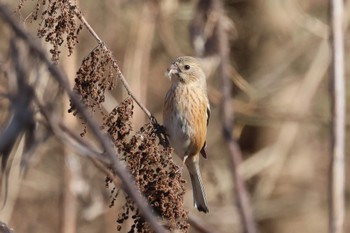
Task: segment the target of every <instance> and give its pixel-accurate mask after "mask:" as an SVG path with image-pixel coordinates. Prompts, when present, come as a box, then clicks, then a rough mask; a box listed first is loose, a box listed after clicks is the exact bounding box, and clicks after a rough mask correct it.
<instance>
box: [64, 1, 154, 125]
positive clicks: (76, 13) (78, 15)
mask: <svg viewBox="0 0 350 233" xmlns="http://www.w3.org/2000/svg"><path fill="white" fill-rule="evenodd" d="M68 4H69V5H70V6H71V8H73V9H74V13H75V15H76V16H77V17H78V18H79V20H80V21H81V22H82V23H83V25H84V26H85V27H86V29H87V30H88V31H89V32H90V33H91V35H92V36H93V37H94V38H95V39H96V41H97V42H98V43H99V44H101V45H103V47H104V49H105V50H106V51H108V52H110V54H111V59H112V66H113V68H114V69H115V71H116V72H117V76H118V77H119V79H120V81H121V82H122V84H123V86H124V88H125V89H126V91H127V93H128V95H130V97H131V98H132V99H133V100H134V101H135V103H136V104H137V105H138V106H139V107H140V108H141V110H142V111H143V112H144V113H145V114H146V115H147V116H148V118H149V119H152V120H153V117H152V114H151V113H150V111H148V109H147V108H146V107H145V106H144V105H143V104H142V103H141V102H140V101H139V100H138V99H137V98H136V97H135V95H134V94H133V92H132V91H131V89H130V87H129V84H128V82H127V81H126V79H125V77H124V75H123V73H122V72H121V71H120V68H119V66H118V63H117V60H116V59H115V58H114V56H113V55H112V52H111V50H110V49H109V48H108V47H107V46H106V44H105V43H104V42H103V41H102V40H101V38H100V37H99V36H98V35H97V33H96V32H95V31H94V29H93V28H92V27H91V26H90V24H89V23H88V22H87V21H86V19H85V17H84V16H83V15H82V13H81V12H80V11H79V10H78V8H77V7H76V6H75V5H74V4H72V3H71V1H68Z"/></svg>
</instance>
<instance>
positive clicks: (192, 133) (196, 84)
mask: <svg viewBox="0 0 350 233" xmlns="http://www.w3.org/2000/svg"><path fill="white" fill-rule="evenodd" d="M167 72H168V73H167V74H168V76H169V78H170V79H171V87H170V89H169V91H168V93H167V94H166V97H165V102H164V109H163V120H164V127H165V129H166V132H167V134H168V136H169V141H170V145H171V146H172V147H173V148H174V149H175V152H176V154H177V155H178V156H179V157H180V158H181V159H182V160H183V163H184V164H186V166H187V169H188V171H189V174H190V177H191V183H192V188H193V200H194V206H195V207H196V208H197V209H198V211H202V212H204V213H208V212H209V209H208V204H207V200H206V197H205V193H204V187H203V182H202V178H201V174H200V170H199V158H200V155H199V154H201V155H202V156H203V157H204V158H205V159H206V158H207V155H206V153H205V147H206V135H207V126H208V122H209V117H210V106H209V101H208V97H207V84H206V77H205V74H204V72H203V70H202V68H201V66H200V65H199V63H198V61H197V60H196V59H195V58H193V57H189V56H184V57H179V58H177V59H176V60H175V61H174V62H173V63H172V64H171V65H170V67H169V68H168V69H167Z"/></svg>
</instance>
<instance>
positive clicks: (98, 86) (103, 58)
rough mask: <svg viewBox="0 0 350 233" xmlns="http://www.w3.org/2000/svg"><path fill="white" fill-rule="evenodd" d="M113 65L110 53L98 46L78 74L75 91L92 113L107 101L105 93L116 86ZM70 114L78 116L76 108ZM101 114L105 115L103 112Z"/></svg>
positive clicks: (84, 61)
mask: <svg viewBox="0 0 350 233" xmlns="http://www.w3.org/2000/svg"><path fill="white" fill-rule="evenodd" d="M111 63H112V60H111V56H110V53H109V51H108V50H106V48H105V47H104V46H103V45H98V46H97V47H96V48H95V49H93V50H92V51H91V52H90V54H89V55H88V56H87V57H86V58H84V60H83V62H82V64H81V65H80V67H79V70H78V72H77V76H76V78H75V85H74V91H75V92H76V93H77V94H78V95H79V96H80V98H81V100H82V102H83V103H84V104H85V105H86V106H87V107H89V108H90V109H91V110H92V111H95V108H96V107H97V108H99V107H100V104H101V103H102V102H104V101H105V91H106V90H112V89H113V88H114V87H115V86H116V81H115V80H116V79H115V76H116V74H115V72H114V69H113V67H112V66H111ZM69 112H73V113H74V114H76V111H75V109H74V106H71V108H70V109H69ZM101 113H102V114H104V112H103V111H101Z"/></svg>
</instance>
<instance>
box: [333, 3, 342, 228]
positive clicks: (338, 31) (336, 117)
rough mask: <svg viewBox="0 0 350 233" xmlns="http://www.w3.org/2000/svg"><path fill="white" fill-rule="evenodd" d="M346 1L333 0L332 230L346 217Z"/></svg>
mask: <svg viewBox="0 0 350 233" xmlns="http://www.w3.org/2000/svg"><path fill="white" fill-rule="evenodd" d="M343 4H344V3H343V0H331V1H330V20H331V23H330V27H331V38H330V43H331V50H332V52H331V54H332V57H331V71H330V72H331V73H330V87H331V88H330V96H331V99H332V101H331V107H332V144H331V153H332V154H331V156H332V157H331V163H330V173H329V176H330V177H329V179H330V182H329V193H330V199H329V233H341V232H343V230H344V216H345V161H344V160H345V157H344V156H345V77H344V32H343V30H344V16H343V14H344V6H343Z"/></svg>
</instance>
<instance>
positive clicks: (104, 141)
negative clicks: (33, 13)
mask: <svg viewBox="0 0 350 233" xmlns="http://www.w3.org/2000/svg"><path fill="white" fill-rule="evenodd" d="M0 17H1V18H2V19H3V20H4V21H5V22H6V23H7V24H8V25H9V26H10V27H11V29H12V30H13V31H14V33H15V34H16V35H17V36H18V37H19V38H21V39H22V40H23V41H24V43H25V44H26V45H27V46H28V48H29V49H30V50H31V51H32V54H33V55H34V54H35V55H36V56H37V57H38V58H39V59H40V60H41V61H42V62H43V63H44V64H45V65H46V66H47V67H48V70H49V72H50V73H51V75H52V76H53V78H54V79H55V80H56V81H57V82H58V83H59V84H60V86H61V87H62V88H63V89H64V90H65V91H66V93H67V94H68V96H69V98H70V100H71V102H72V103H73V104H74V106H75V108H76V110H77V111H78V112H79V113H80V115H81V116H82V118H83V119H84V120H85V121H86V123H87V125H88V126H89V127H90V128H91V131H92V133H93V134H94V135H95V137H96V138H97V140H98V141H99V142H100V143H101V145H102V147H103V149H104V150H105V152H106V153H105V155H106V156H107V157H108V159H109V160H110V162H111V166H112V168H113V171H114V172H115V173H116V174H117V175H118V176H119V177H120V179H121V180H122V182H123V185H122V187H123V189H124V190H125V192H126V193H127V194H128V195H129V196H130V197H131V198H132V199H133V200H134V201H135V203H136V205H137V206H138V207H139V209H140V212H141V214H142V215H143V217H144V218H145V219H146V220H147V221H148V222H149V224H150V225H151V226H152V228H153V230H154V231H155V232H166V230H165V229H164V228H163V227H162V226H160V224H159V222H158V221H157V219H156V217H155V216H154V215H153V214H152V211H151V209H150V207H149V206H148V205H147V204H146V203H147V202H146V201H145V198H143V197H142V196H141V195H140V192H139V191H137V188H136V186H135V184H134V181H133V180H132V179H131V176H130V174H129V173H128V172H127V170H126V168H125V167H124V166H123V165H122V164H121V163H120V162H119V160H117V158H116V156H115V153H114V152H113V150H112V148H111V145H110V144H109V140H108V138H107V137H106V136H105V135H103V134H102V132H101V130H100V128H99V126H98V124H97V123H96V122H95V121H94V120H93V119H92V118H91V117H90V115H89V114H88V112H87V110H86V109H85V108H84V106H83V105H82V104H81V103H80V101H79V98H77V96H76V95H75V94H74V93H73V92H72V91H71V89H70V86H69V84H68V79H67V77H66V76H65V74H64V73H63V72H62V71H61V70H60V69H59V68H58V67H57V66H55V65H53V64H52V63H51V61H50V59H49V58H48V56H47V55H46V53H45V52H44V50H43V49H42V48H41V47H40V46H39V44H38V43H37V42H36V40H34V39H33V38H31V37H30V35H29V34H28V33H27V32H26V31H25V30H24V29H23V27H22V26H21V25H19V24H18V23H17V22H16V21H15V20H14V19H13V17H12V16H11V13H10V12H9V11H8V9H7V8H6V7H5V5H4V4H2V3H1V4H0Z"/></svg>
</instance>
